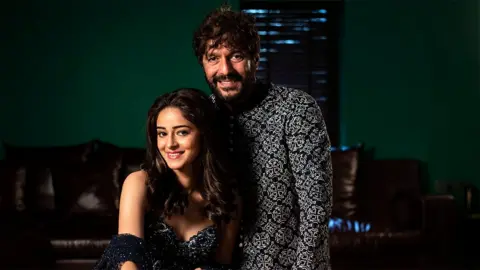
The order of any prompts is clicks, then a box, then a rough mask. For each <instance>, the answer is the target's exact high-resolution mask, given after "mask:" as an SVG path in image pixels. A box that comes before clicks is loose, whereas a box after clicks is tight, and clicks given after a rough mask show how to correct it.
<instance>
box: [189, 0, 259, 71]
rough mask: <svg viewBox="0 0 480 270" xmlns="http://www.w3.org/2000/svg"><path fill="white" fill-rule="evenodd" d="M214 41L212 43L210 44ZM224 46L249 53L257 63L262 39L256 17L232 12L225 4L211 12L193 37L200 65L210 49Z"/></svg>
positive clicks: (194, 48)
mask: <svg viewBox="0 0 480 270" xmlns="http://www.w3.org/2000/svg"><path fill="white" fill-rule="evenodd" d="M210 41H212V43H209V42H210ZM220 45H223V46H226V47H228V48H230V49H235V50H240V51H243V52H245V53H247V54H248V55H249V56H250V57H251V58H252V59H253V60H254V61H255V62H258V59H259V54H260V37H259V35H258V32H257V27H256V26H255V17H253V16H251V15H249V14H247V13H244V12H236V11H232V9H231V7H230V6H229V5H227V4H223V5H222V6H221V7H220V8H218V9H216V10H214V11H212V12H210V13H209V14H208V15H207V16H206V17H205V19H204V20H203V22H202V23H201V24H200V26H199V27H198V29H197V30H196V31H195V33H194V35H193V50H194V52H195V56H196V57H197V60H198V63H199V64H200V65H201V64H202V59H203V56H204V55H205V52H206V50H207V49H208V48H211V47H213V48H217V47H218V46H220Z"/></svg>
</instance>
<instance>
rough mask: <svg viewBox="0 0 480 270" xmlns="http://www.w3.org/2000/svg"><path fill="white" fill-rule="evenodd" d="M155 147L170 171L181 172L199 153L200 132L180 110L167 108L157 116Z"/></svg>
mask: <svg viewBox="0 0 480 270" xmlns="http://www.w3.org/2000/svg"><path fill="white" fill-rule="evenodd" d="M157 147H158V150H159V151H160V154H161V155H162V157H163V159H164V160H165V162H166V163H167V166H168V167H169V168H170V169H172V170H174V171H175V170H178V171H182V170H184V169H185V168H188V167H189V165H191V164H192V163H193V162H194V161H195V159H196V158H197V156H198V154H199V153H200V147H201V143H200V132H199V131H198V129H197V127H195V126H194V125H193V124H192V123H190V122H189V121H188V120H187V119H185V117H183V115H182V112H181V111H180V109H178V108H176V107H167V108H165V109H163V110H162V111H160V113H159V114H158V116H157Z"/></svg>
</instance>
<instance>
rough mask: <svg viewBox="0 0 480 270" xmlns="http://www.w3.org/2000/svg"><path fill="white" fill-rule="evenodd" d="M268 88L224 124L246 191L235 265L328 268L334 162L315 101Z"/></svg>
mask: <svg viewBox="0 0 480 270" xmlns="http://www.w3.org/2000/svg"><path fill="white" fill-rule="evenodd" d="M266 91H267V92H266V95H265V96H263V97H262V99H261V101H259V102H258V103H256V104H255V106H252V108H250V109H248V110H245V111H242V112H241V113H238V114H235V115H231V116H230V123H229V130H230V135H231V143H232V148H233V153H234V155H233V156H234V158H235V162H236V164H237V165H239V169H240V172H241V182H240V187H241V189H242V194H243V197H244V198H243V200H244V211H243V212H244V221H243V232H242V239H241V246H242V247H243V250H242V254H243V258H242V260H241V269H245V270H247V269H248V270H258V269H275V270H282V269H306V270H314V269H315V270H316V269H330V254H329V244H328V239H329V234H328V222H329V217H330V212H331V207H332V183H331V181H332V166H331V158H330V141H329V138H328V135H327V130H326V126H325V123H324V120H323V117H322V114H321V111H320V108H319V106H318V105H317V103H316V101H315V100H314V99H313V98H312V97H311V96H310V95H308V94H307V93H305V92H303V91H300V90H296V89H290V88H286V87H281V86H276V85H273V84H272V85H271V86H270V87H268V90H266ZM214 101H215V99H214ZM223 113H226V112H225V111H224V112H223Z"/></svg>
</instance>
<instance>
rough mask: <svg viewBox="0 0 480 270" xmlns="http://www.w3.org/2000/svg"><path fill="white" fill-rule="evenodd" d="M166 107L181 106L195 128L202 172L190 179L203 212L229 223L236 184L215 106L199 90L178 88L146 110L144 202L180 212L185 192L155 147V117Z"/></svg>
mask: <svg viewBox="0 0 480 270" xmlns="http://www.w3.org/2000/svg"><path fill="white" fill-rule="evenodd" d="M167 107H174V108H178V109H180V111H181V112H182V115H183V117H185V119H187V120H188V121H189V122H191V123H192V124H193V125H195V127H196V128H197V129H198V131H199V133H200V136H201V151H200V153H199V156H198V157H197V158H196V160H195V162H196V163H197V162H198V163H197V164H196V165H199V168H201V170H202V171H201V172H200V173H199V174H198V175H195V176H194V179H192V180H193V181H195V182H194V185H195V188H196V189H197V190H199V191H200V192H201V194H202V196H203V198H204V199H205V200H206V202H207V203H206V206H205V214H206V216H207V217H208V218H210V219H212V220H213V221H214V222H215V223H219V222H222V221H223V222H229V221H230V219H231V218H232V217H233V213H234V212H235V210H236V205H235V198H236V197H235V196H236V194H237V193H236V191H235V190H236V186H235V181H234V178H233V175H232V170H231V169H230V166H229V164H228V162H227V161H228V159H227V156H226V152H225V151H226V149H225V147H224V146H225V144H222V142H224V140H225V138H221V136H219V134H220V133H219V132H216V131H217V129H218V128H219V123H218V121H217V117H216V116H215V115H216V112H215V109H214V105H213V103H212V102H211V101H210V100H209V98H208V96H207V95H206V94H204V93H203V92H202V91H200V90H198V89H193V88H181V89H177V90H175V91H173V92H171V93H167V94H164V95H162V96H160V97H158V98H157V99H156V100H155V102H154V103H153V105H152V106H151V107H150V110H149V111H148V123H147V155H146V160H145V163H144V164H143V167H142V169H143V170H145V171H146V172H147V174H148V180H147V185H148V193H147V202H148V204H149V207H150V209H151V210H152V212H154V213H158V214H161V215H164V216H167V217H168V216H171V215H172V214H183V213H184V210H185V208H186V207H187V205H188V192H187V191H186V190H185V189H184V188H183V187H182V186H181V184H180V183H179V181H178V180H177V178H176V176H175V174H174V172H173V171H172V170H171V169H170V168H169V167H168V166H167V164H166V162H165V160H164V159H163V157H162V156H161V154H160V152H159V150H158V147H157V136H158V135H157V117H158V114H159V113H160V112H161V111H162V110H163V109H165V108H167Z"/></svg>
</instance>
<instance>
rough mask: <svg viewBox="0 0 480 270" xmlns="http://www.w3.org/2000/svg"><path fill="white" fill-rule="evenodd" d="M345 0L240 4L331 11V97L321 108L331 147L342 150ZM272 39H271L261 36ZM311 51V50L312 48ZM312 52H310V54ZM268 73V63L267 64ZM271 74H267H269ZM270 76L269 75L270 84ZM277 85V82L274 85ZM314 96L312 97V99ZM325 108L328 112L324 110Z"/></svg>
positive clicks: (276, 0) (249, 1) (273, 0)
mask: <svg viewBox="0 0 480 270" xmlns="http://www.w3.org/2000/svg"><path fill="white" fill-rule="evenodd" d="M343 8H344V1H343V0H317V1H282V0H271V1H255V0H241V2H240V10H242V11H243V10H245V9H270V10H272V9H273V10H274V9H281V10H289V9H307V10H308V9H311V10H318V9H327V10H328V14H329V15H328V20H329V23H328V24H327V28H328V33H329V34H328V47H329V48H328V52H329V54H328V55H327V71H328V75H327V78H328V79H327V84H328V89H329V91H328V94H327V95H325V96H326V98H327V99H326V101H325V102H324V105H323V106H321V108H322V111H323V110H326V113H324V116H326V117H325V122H326V124H327V130H328V134H329V137H330V141H331V144H332V146H339V140H340V35H341V31H342V28H343V24H342V21H343ZM262 37H267V38H268V37H269V35H266V36H262ZM309 47H310V46H309ZM310 49H311V48H309V50H310ZM266 51H267V53H266V54H262V53H261V56H263V57H266V58H267V59H268V50H266ZM266 63H267V67H266V68H267V69H268V64H269V61H268V60H267V62H266ZM308 64H309V66H310V67H309V68H308V70H309V71H312V70H313V67H312V61H309V63H308ZM268 73H269V72H268V71H267V74H268ZM268 77H269V75H267V80H268V79H269V78H268ZM309 77H310V78H309V87H308V88H309V89H308V91H307V92H308V93H309V94H312V93H311V88H312V79H311V77H312V75H310V76H309ZM274 83H275V82H274ZM312 96H313V95H312ZM313 97H314V98H315V99H316V100H319V99H320V98H321V97H319V96H313ZM319 105H320V103H319ZM325 107H326V108H325Z"/></svg>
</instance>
